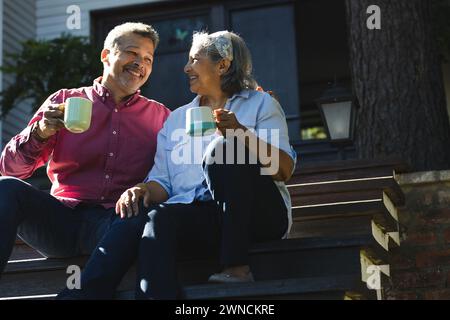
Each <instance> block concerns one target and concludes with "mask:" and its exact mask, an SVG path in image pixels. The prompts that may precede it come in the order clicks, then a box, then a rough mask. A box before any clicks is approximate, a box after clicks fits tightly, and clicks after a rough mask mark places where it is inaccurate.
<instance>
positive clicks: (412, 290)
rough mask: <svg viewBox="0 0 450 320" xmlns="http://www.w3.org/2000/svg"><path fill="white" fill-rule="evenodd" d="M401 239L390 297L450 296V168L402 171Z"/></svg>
mask: <svg viewBox="0 0 450 320" xmlns="http://www.w3.org/2000/svg"><path fill="white" fill-rule="evenodd" d="M398 181H399V183H400V186H401V187H402V190H403V192H404V193H405V196H406V205H405V207H404V208H402V209H401V210H400V212H399V221H400V224H401V230H402V231H403V232H402V242H401V246H400V247H399V248H396V249H395V250H394V251H393V252H392V253H393V260H392V261H391V287H390V288H388V289H386V296H387V298H388V299H427V300H428V299H450V171H433V172H418V173H409V174H402V175H399V176H398Z"/></svg>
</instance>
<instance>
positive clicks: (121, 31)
mask: <svg viewBox="0 0 450 320" xmlns="http://www.w3.org/2000/svg"><path fill="white" fill-rule="evenodd" d="M130 33H134V34H138V35H140V36H141V37H144V38H148V39H150V40H152V41H153V45H154V46H155V49H156V47H157V46H158V43H159V35H158V32H157V31H156V30H155V29H154V28H153V27H152V26H151V25H148V24H145V23H141V22H126V23H123V24H120V25H118V26H116V27H114V29H112V30H111V31H110V32H109V33H108V35H107V36H106V39H105V42H104V44H103V48H104V49H110V50H111V49H114V48H115V47H116V46H117V45H119V44H120V39H121V38H122V37H123V36H125V35H128V34H130Z"/></svg>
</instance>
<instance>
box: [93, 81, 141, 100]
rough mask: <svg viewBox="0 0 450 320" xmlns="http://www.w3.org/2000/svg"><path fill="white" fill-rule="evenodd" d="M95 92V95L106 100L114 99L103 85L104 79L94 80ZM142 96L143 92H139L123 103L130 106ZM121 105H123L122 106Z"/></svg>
mask: <svg viewBox="0 0 450 320" xmlns="http://www.w3.org/2000/svg"><path fill="white" fill-rule="evenodd" d="M93 87H94V91H95V93H96V94H97V95H98V96H99V97H102V98H104V99H107V98H108V97H111V98H112V94H111V91H110V90H109V89H108V88H107V87H105V86H104V85H102V77H98V78H97V79H95V80H94V83H93ZM140 94H141V90H137V91H136V92H135V93H134V94H132V95H130V96H129V97H128V99H127V100H126V101H122V103H124V104H126V105H129V104H130V103H131V102H133V101H135V100H136V99H137V98H138V97H139V96H140ZM122 103H121V104H122Z"/></svg>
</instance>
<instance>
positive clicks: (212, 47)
mask: <svg viewBox="0 0 450 320" xmlns="http://www.w3.org/2000/svg"><path fill="white" fill-rule="evenodd" d="M184 72H185V73H186V74H187V76H188V78H189V85H190V89H191V91H192V92H194V93H196V94H197V96H196V97H195V99H194V100H193V101H192V102H190V103H189V104H187V105H184V106H182V107H180V108H178V109H176V110H175V111H173V112H172V113H171V114H170V116H169V117H168V119H167V121H166V122H165V125H164V127H163V128H162V129H161V131H160V132H159V134H158V143H157V151H156V155H155V165H154V167H153V168H152V170H151V171H150V173H149V174H148V176H147V178H146V180H145V182H144V183H140V184H138V185H136V186H135V187H133V188H130V189H128V190H127V191H126V192H124V193H123V194H122V196H121V197H120V199H119V200H118V202H117V204H116V213H117V214H120V215H121V217H123V218H127V217H128V218H132V219H141V220H142V223H143V233H142V239H141V241H140V245H139V248H138V262H137V282H136V298H139V299H140V298H142V299H175V298H177V297H178V295H177V293H178V281H177V268H176V260H177V258H179V257H180V256H190V257H211V256H216V257H218V258H219V259H220V263H221V265H223V270H222V272H220V273H218V274H214V275H212V276H211V277H210V278H209V280H210V281H215V282H246V281H253V276H252V273H251V270H250V267H249V261H248V260H249V258H248V249H249V246H250V245H251V244H252V243H254V242H258V241H266V240H275V239H280V238H282V237H284V236H286V235H287V233H288V231H289V227H290V225H291V210H290V198H289V193H288V192H287V189H286V186H285V185H284V181H287V180H288V179H289V178H290V176H291V174H292V172H293V168H294V166H295V160H296V155H295V152H294V151H293V150H292V148H291V146H290V145H289V137H288V130H287V125H286V119H285V116H284V113H283V110H282V108H281V106H280V105H279V103H278V102H277V101H276V100H275V99H273V98H272V97H271V96H270V95H269V94H267V93H265V92H260V91H257V90H256V88H257V84H256V82H255V80H254V79H253V77H252V73H251V72H252V63H251V56H250V53H249V50H248V48H247V46H246V45H245V42H244V41H243V40H242V38H240V37H239V36H238V35H236V34H235V33H232V32H228V31H221V32H216V33H213V34H207V33H204V32H200V33H195V34H194V36H193V43H192V47H191V50H190V52H189V60H188V62H187V64H186V66H185V68H184ZM198 106H208V107H209V108H211V112H212V113H213V114H214V117H215V122H216V125H217V130H216V132H215V133H214V134H213V135H209V136H194V137H192V136H190V135H188V134H187V133H186V131H185V127H186V111H187V110H188V109H190V108H192V107H198ZM142 200H143V206H142ZM140 204H141V205H140ZM136 215H137V217H134V216H136ZM130 230H132V229H130ZM133 236H135V235H134V234H130V235H125V234H124V235H123V237H133ZM113 250H114V248H99V250H97V251H98V252H97V253H98V254H97V257H91V261H89V262H88V265H87V268H97V269H102V270H101V271H99V272H97V276H96V278H92V279H83V276H82V282H81V286H82V289H84V290H85V291H89V290H90V288H93V287H97V289H98V288H99V287H100V286H99V284H103V289H102V290H103V291H102V292H101V293H99V292H100V291H97V293H96V294H91V295H90V296H89V297H94V296H95V297H103V298H105V297H108V295H111V294H112V293H111V289H113V287H114V286H116V285H117V284H118V282H119V280H120V277H119V279H117V278H118V274H117V273H116V274H113V271H107V270H110V268H113V267H112V266H111V265H114V264H115V263H117V264H124V263H126V261H128V262H130V261H131V256H132V254H130V252H133V250H134V248H133V249H132V248H130V252H127V253H126V254H125V253H124V256H125V255H126V256H127V258H126V259H120V257H119V256H120V254H117V253H115V259H116V261H112V260H114V259H112V258H109V260H108V258H107V253H108V251H111V252H113ZM102 259H103V262H102ZM108 264H109V266H108ZM121 269H123V268H121ZM108 273H109V275H108ZM90 274H92V272H91V273H90ZM105 286H108V288H109V289H105ZM84 297H86V295H84Z"/></svg>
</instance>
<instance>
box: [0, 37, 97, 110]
mask: <svg viewBox="0 0 450 320" xmlns="http://www.w3.org/2000/svg"><path fill="white" fill-rule="evenodd" d="M22 46H23V47H22V52H21V53H19V54H8V53H6V54H5V57H6V59H4V61H7V63H5V65H4V66H2V67H0V70H1V71H2V72H3V73H5V74H11V75H14V78H15V79H14V82H13V83H11V84H10V85H9V86H8V87H7V88H5V89H4V90H3V92H1V93H0V97H1V100H0V105H1V109H2V113H3V116H5V115H6V114H7V113H8V112H9V111H10V110H11V109H12V108H13V107H14V106H15V105H16V104H17V103H19V102H20V101H23V100H25V99H30V101H31V103H33V106H34V108H33V110H37V109H38V108H39V106H40V105H41V104H42V103H43V102H44V101H45V99H46V98H47V97H48V96H49V95H50V94H52V93H53V92H55V91H58V90H59V89H61V88H78V87H82V86H86V85H92V81H93V80H94V79H95V78H96V77H98V76H100V75H101V72H102V64H101V62H100V53H99V52H98V50H97V49H96V48H94V46H93V45H91V44H89V42H88V39H87V38H86V37H77V36H71V35H68V34H62V35H61V37H60V38H56V39H52V40H27V41H25V42H23V43H22Z"/></svg>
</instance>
